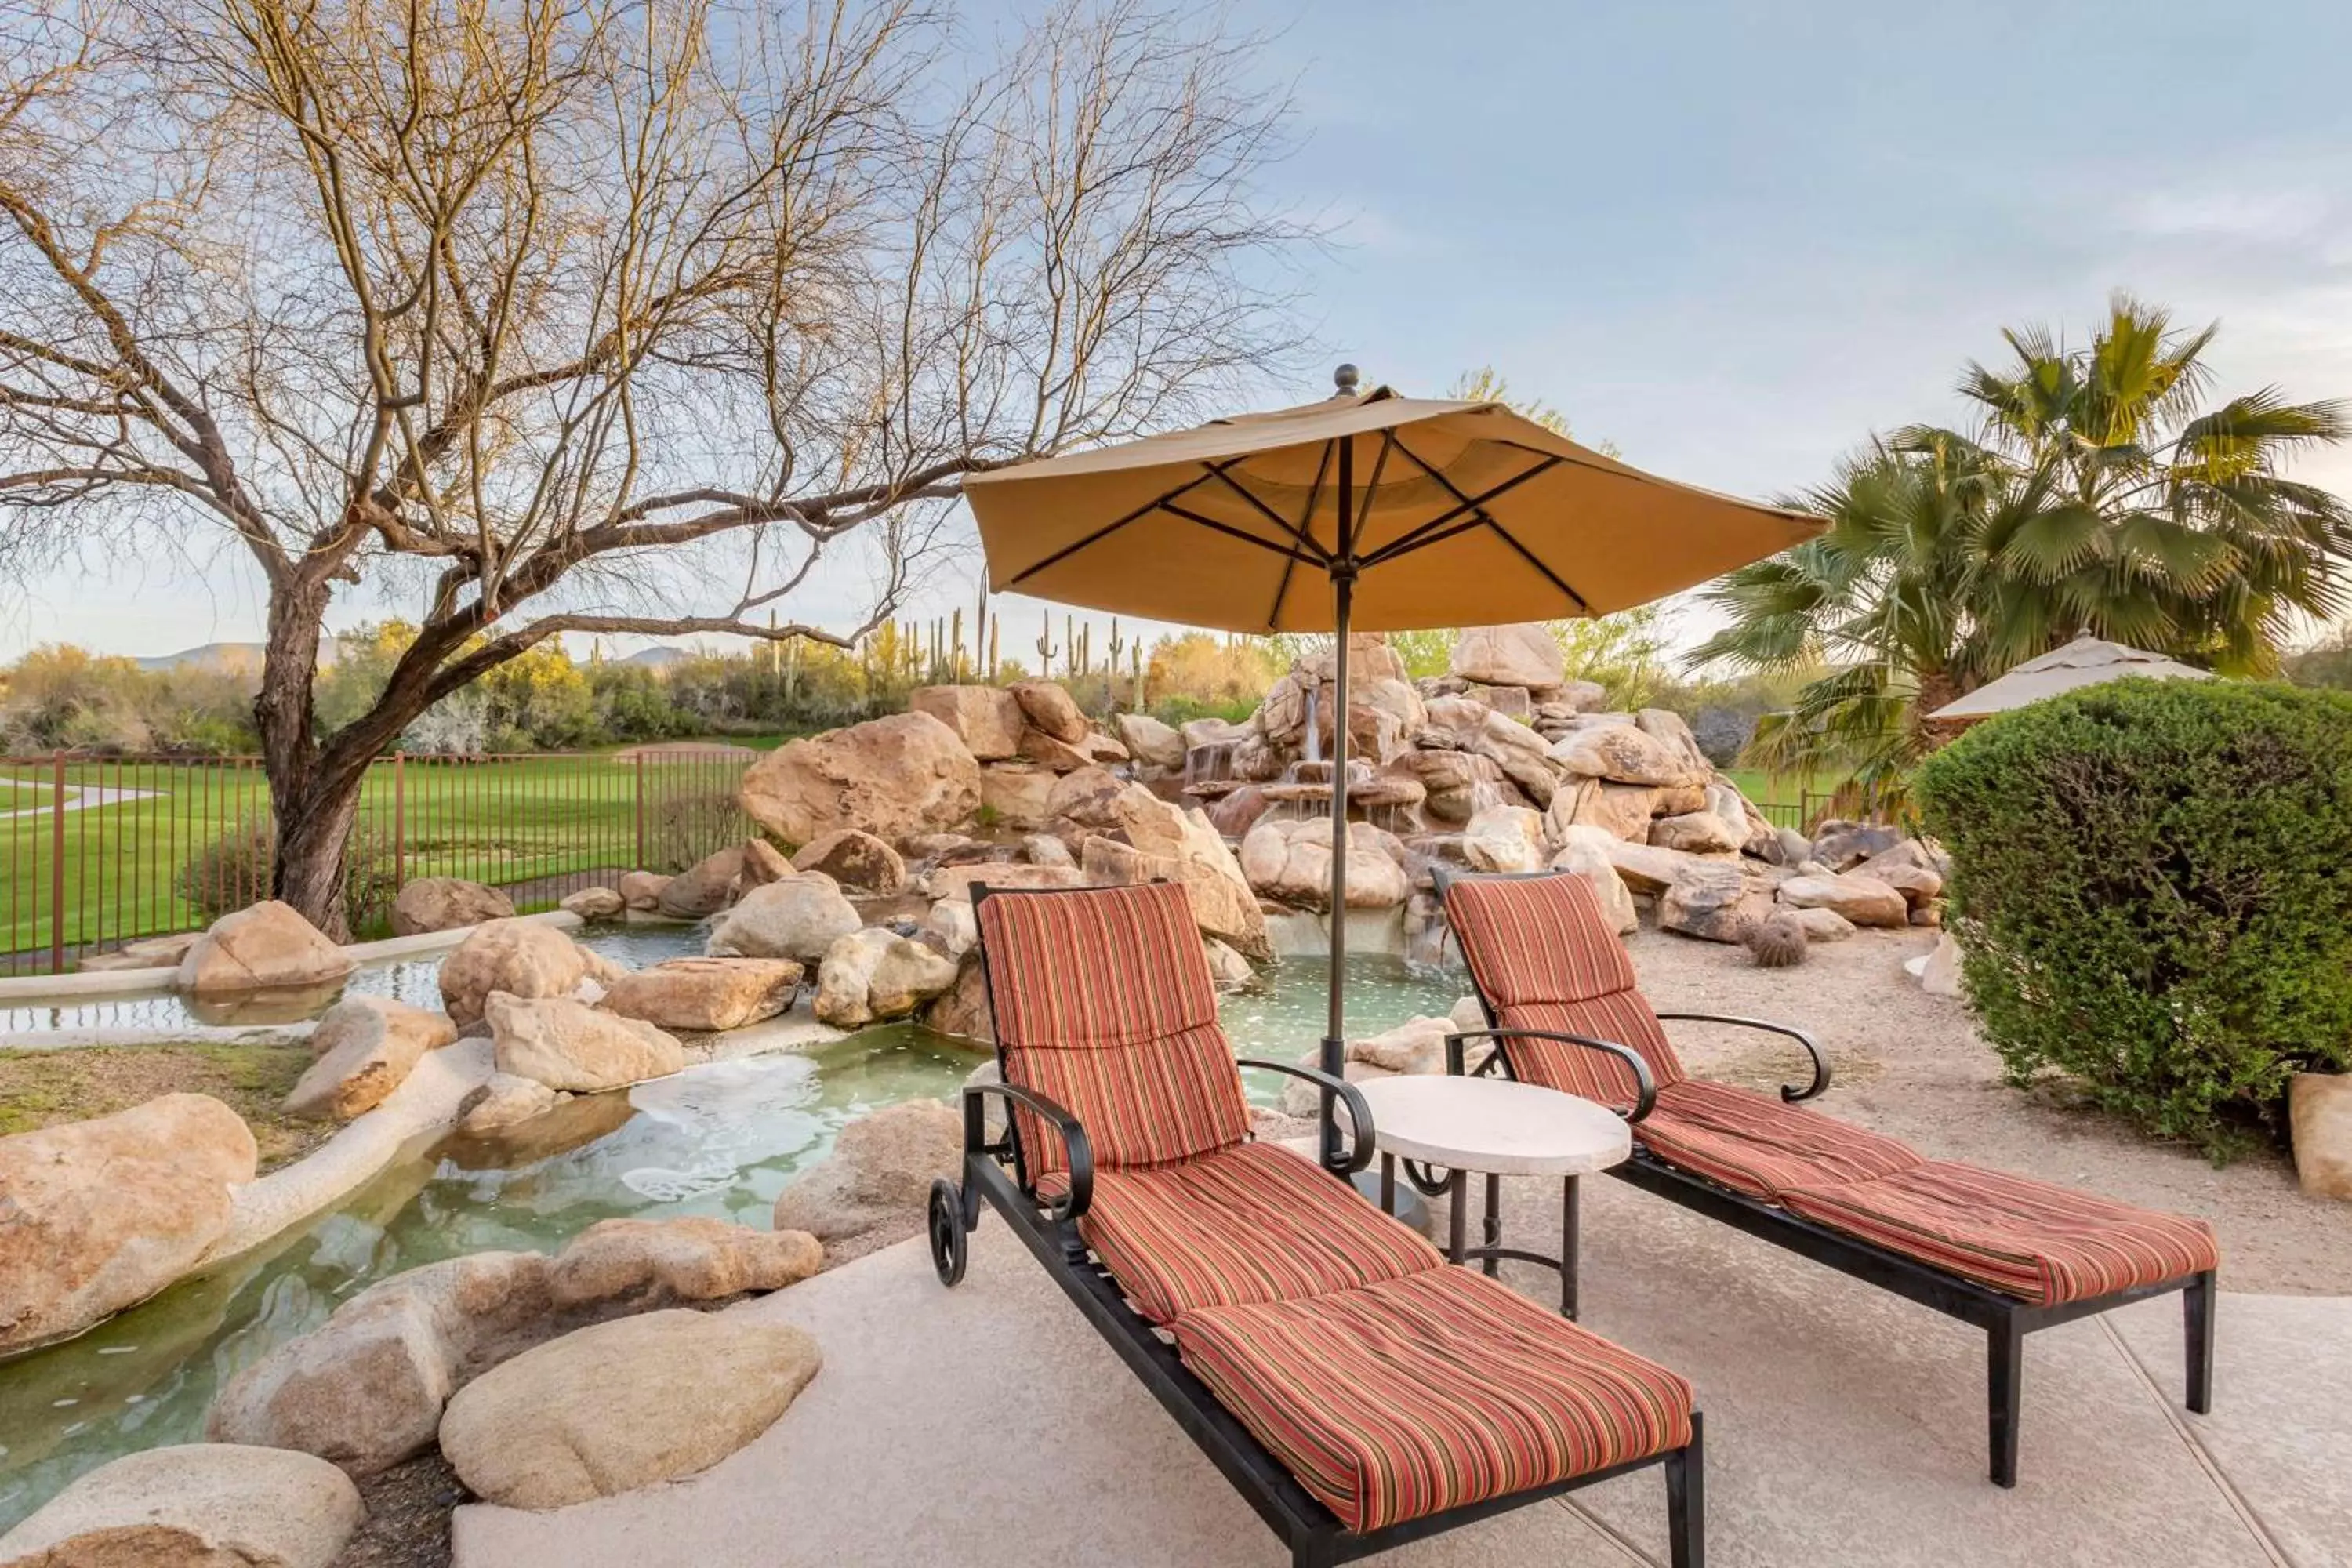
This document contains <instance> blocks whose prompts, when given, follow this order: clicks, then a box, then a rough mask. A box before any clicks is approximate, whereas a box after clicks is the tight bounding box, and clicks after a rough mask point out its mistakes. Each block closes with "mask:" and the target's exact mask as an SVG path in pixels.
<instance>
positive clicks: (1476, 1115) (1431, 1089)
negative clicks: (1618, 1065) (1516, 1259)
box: [1356, 1073, 1633, 1176]
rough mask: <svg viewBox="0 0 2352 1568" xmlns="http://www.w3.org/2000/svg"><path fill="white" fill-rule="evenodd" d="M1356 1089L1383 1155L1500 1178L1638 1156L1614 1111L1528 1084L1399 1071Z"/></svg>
mask: <svg viewBox="0 0 2352 1568" xmlns="http://www.w3.org/2000/svg"><path fill="white" fill-rule="evenodd" d="M1356 1087H1357V1088H1358V1089H1360V1090H1361V1091H1362V1092H1363V1096H1364V1099H1365V1101H1366V1102H1367V1103H1369V1104H1370V1106H1371V1108H1372V1130H1373V1131H1372V1135H1373V1138H1374V1140H1375V1141H1376V1142H1377V1143H1378V1144H1379V1147H1380V1152H1381V1153H1382V1154H1394V1155H1397V1156H1399V1157H1401V1158H1403V1159H1410V1160H1423V1161H1428V1162H1430V1163H1434V1164H1440V1165H1444V1166H1447V1167H1450V1168H1459V1169H1462V1170H1465V1171H1477V1172H1480V1173H1492V1174H1495V1175H1498V1176H1575V1175H1583V1174H1585V1173H1590V1172H1593V1171H1605V1170H1607V1169H1608V1168H1609V1167H1610V1166H1612V1165H1614V1164H1618V1163H1622V1161H1623V1160H1624V1159H1625V1158H1626V1157H1627V1156H1628V1155H1630V1154H1631V1153H1632V1152H1633V1134H1632V1132H1631V1131H1628V1130H1627V1128H1626V1125H1625V1121H1624V1119H1623V1118H1622V1117H1620V1116H1619V1115H1617V1113H1616V1112H1614V1111H1612V1110H1609V1109H1608V1108H1607V1107H1605V1106H1601V1105H1596V1104H1594V1103H1593V1102H1592V1101H1591V1100H1580V1099H1579V1098H1578V1097H1576V1096H1575V1095H1572V1094H1562V1093H1560V1092H1559V1090H1558V1089H1542V1088H1538V1086H1537V1085H1535V1084H1531V1083H1514V1082H1512V1081H1511V1080H1509V1079H1497V1078H1454V1077H1451V1076H1448V1075H1443V1074H1436V1073H1400V1074H1398V1075H1397V1076H1395V1077H1393V1078H1382V1079H1370V1080H1369V1081H1367V1082H1364V1083H1360V1084H1358V1085H1357V1086H1356Z"/></svg>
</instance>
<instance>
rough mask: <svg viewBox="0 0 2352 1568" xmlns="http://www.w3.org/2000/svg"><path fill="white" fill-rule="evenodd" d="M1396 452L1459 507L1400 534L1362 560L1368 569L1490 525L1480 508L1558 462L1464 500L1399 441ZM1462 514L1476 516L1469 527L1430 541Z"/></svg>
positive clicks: (1547, 461)
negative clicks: (1402, 455)
mask: <svg viewBox="0 0 2352 1568" xmlns="http://www.w3.org/2000/svg"><path fill="white" fill-rule="evenodd" d="M1397 449H1398V450H1399V451H1401V452H1403V453H1404V455H1405V456H1406V457H1408V458H1412V461H1413V463H1414V465H1415V466H1416V467H1418V468H1420V469H1421V470H1422V472H1423V473H1425V474H1428V475H1429V477H1430V478H1431V479H1435V480H1436V481H1437V482H1438V483H1439V484H1440V485H1442V486H1444V489H1445V490H1446V493H1448V494H1449V495H1451V496H1453V497H1454V500H1457V501H1459V502H1460V503H1461V504H1460V505H1458V506H1454V507H1450V508H1448V509H1447V510H1444V511H1442V512H1440V513H1439V514H1438V515H1437V516H1435V517H1433V518H1431V519H1430V520H1429V521H1427V522H1424V523H1421V524H1418V525H1416V526H1415V527H1414V528H1412V530H1411V531H1408V532H1406V533H1402V534H1400V535H1398V536H1397V537H1396V538H1395V539H1393V540H1391V541H1390V542H1388V543H1386V544H1383V545H1381V547H1380V548H1379V549H1378V550H1375V551H1373V552H1371V554H1370V555H1368V556H1366V557H1365V558H1364V564H1365V565H1367V566H1377V565H1379V564H1380V563H1382V562H1383V561H1388V560H1391V559H1393V558H1395V557H1396V556H1399V555H1404V554H1408V553H1410V552H1412V551H1415V550H1419V549H1421V548H1423V546H1425V545H1431V544H1436V543H1438V542H1441V541H1442V540H1445V539H1451V538H1453V537H1454V535H1455V534H1458V533H1463V532H1466V531H1468V529H1469V528H1472V527H1475V526H1476V525H1477V523H1479V522H1492V521H1494V519H1492V518H1490V517H1488V516H1487V515H1486V512H1485V511H1483V510H1480V509H1481V508H1483V507H1484V506H1485V505H1486V503H1487V502H1488V501H1490V500H1494V499H1495V498H1496V497H1497V496H1501V495H1507V494H1508V493H1509V492H1510V491H1512V490H1515V489H1518V488H1519V487H1520V486H1521V485H1523V484H1526V483H1527V482H1528V480H1529V479H1534V478H1535V477H1536V476H1537V475H1538V474H1541V473H1544V472H1546V471H1548V470H1549V469H1550V468H1552V467H1554V466H1555V465H1556V464H1558V463H1559V461H1560V459H1559V458H1546V459H1545V460H1544V461H1542V462H1540V463H1538V464H1536V465H1535V466H1534V467H1533V468H1528V469H1526V470H1524V471H1523V472H1520V473H1517V474H1514V475H1512V476H1511V477H1510V478H1509V479H1505V480H1504V481H1503V482H1502V483H1501V484H1498V485H1496V486H1495V487H1494V488H1493V489H1488V490H1486V491H1485V492H1484V493H1482V494H1480V495H1477V496H1465V495H1464V494H1463V493H1462V492H1461V491H1460V490H1457V489H1454V487H1453V485H1451V484H1449V483H1447V482H1446V480H1445V479H1444V477H1443V476H1442V475H1440V474H1438V473H1437V472H1436V471H1435V470H1433V469H1432V468H1430V466H1429V465H1428V464H1426V463H1424V462H1423V461H1422V460H1421V459H1420V458H1415V457H1413V454H1412V451H1411V450H1410V449H1409V448H1407V447H1405V445H1404V443H1403V442H1402V441H1400V442H1398V443H1397ZM1465 513H1475V514H1476V515H1475V520H1474V521H1472V522H1471V523H1468V524H1465V526H1464V527H1462V528H1455V529H1450V530H1448V531H1446V532H1444V534H1440V535H1437V537H1434V538H1433V537H1430V535H1432V534H1433V532H1434V531H1436V530H1438V529H1442V528H1444V527H1445V525H1446V524H1447V523H1449V522H1452V521H1454V520H1455V519H1457V518H1459V517H1461V516H1463V515H1464V514H1465Z"/></svg>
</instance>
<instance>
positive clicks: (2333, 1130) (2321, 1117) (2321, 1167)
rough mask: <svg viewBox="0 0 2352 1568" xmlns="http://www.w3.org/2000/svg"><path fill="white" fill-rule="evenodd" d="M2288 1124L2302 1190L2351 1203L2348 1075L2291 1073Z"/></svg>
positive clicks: (2351, 1109) (2350, 1091)
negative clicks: (2344, 1199)
mask: <svg viewBox="0 0 2352 1568" xmlns="http://www.w3.org/2000/svg"><path fill="white" fill-rule="evenodd" d="M1951 940H1952V939H1951V938H1950V937H1946V938H1944V941H1945V942H1950V941H1951ZM1933 967H1934V964H1933V962H1932V961H1931V962H1930V964H1929V968H1930V969H1931V970H1932V969H1933ZM2287 1121H2288V1123H2289V1125H2290V1127H2291V1128H2292V1129H2293V1131H2294V1174H2295V1180H2296V1181H2297V1182H2298V1183H2299V1184H2301V1185H2302V1187H2303V1190H2304V1191H2305V1192H2306V1193H2308V1194H2311V1195H2312V1196H2313V1197H2315V1198H2346V1199H2352V1077H2347V1076H2346V1075H2345V1074H2342V1073H2330V1072H2299V1073H2296V1074H2295V1075H2294V1078H2293V1079H2290V1080H2289V1081H2288V1084H2287Z"/></svg>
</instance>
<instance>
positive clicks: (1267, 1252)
mask: <svg viewBox="0 0 2352 1568" xmlns="http://www.w3.org/2000/svg"><path fill="white" fill-rule="evenodd" d="M1078 1229H1079V1232H1080V1234H1082V1235H1083V1236H1084V1237H1086V1240H1087V1246H1089V1247H1093V1248H1094V1249H1095V1253H1096V1256H1097V1257H1099V1258H1101V1259H1102V1261H1103V1266H1104V1267H1105V1268H1108V1269H1109V1270H1110V1271H1111V1276H1112V1278H1114V1279H1117V1280H1118V1283H1119V1287H1120V1289H1124V1290H1125V1291H1126V1292H1127V1294H1128V1298H1129V1300H1132V1301H1133V1302H1134V1303H1135V1308H1136V1310H1137V1311H1139V1312H1141V1313H1142V1314H1143V1315H1144V1316H1145V1317H1147V1318H1149V1319H1150V1320H1151V1321H1153V1322H1155V1323H1166V1322H1169V1321H1172V1320H1174V1319H1177V1318H1180V1317H1181V1316H1182V1315H1183V1314H1184V1313H1186V1312H1189V1311H1192V1310H1197V1309H1200V1308H1202V1307H1230V1306H1239V1305H1245V1304H1250V1303H1255V1302H1264V1301H1280V1300H1293V1299H1297V1298H1300V1297H1306V1296H1319V1295H1322V1294H1324V1293H1325V1292H1327V1291H1331V1290H1348V1289H1354V1288H1356V1287H1357V1286H1360V1285H1371V1284H1376V1283H1378V1282H1380V1281H1381V1280H1385V1279H1399V1278H1401V1277H1402V1276H1404V1275H1407V1274H1411V1273H1414V1272H1416V1271H1417V1270H1420V1269H1423V1268H1436V1267H1437V1266H1438V1265H1439V1264H1440V1263H1442V1262H1443V1261H1444V1259H1443V1258H1441V1257H1440V1255H1439V1253H1438V1250H1437V1248H1435V1247H1432V1246H1430V1245H1429V1243H1428V1242H1426V1241H1424V1240H1423V1239H1422V1238H1421V1237H1420V1236H1419V1235H1417V1234H1416V1233H1415V1232H1413V1231H1412V1230H1411V1229H1409V1228H1407V1227H1406V1226H1402V1225H1400V1224H1399V1223H1398V1222H1397V1221H1395V1220H1393V1219H1391V1218H1390V1217H1389V1216H1388V1215H1384V1214H1382V1213H1381V1211H1380V1210H1379V1209H1378V1208H1377V1207H1375V1206H1374V1205H1370V1204H1368V1203H1366V1202H1365V1201H1364V1200H1363V1199H1362V1198H1361V1197H1360V1196H1358V1195H1357V1194H1356V1192H1355V1190H1354V1189H1353V1188H1351V1187H1349V1185H1348V1184H1346V1183H1344V1182H1335V1181H1333V1180H1332V1179H1331V1178H1330V1177H1329V1176H1328V1175H1326V1174H1324V1173H1322V1172H1321V1171H1319V1170H1318V1169H1317V1168H1316V1167H1315V1166H1314V1165H1313V1164H1312V1163H1309V1162H1307V1161H1306V1160H1304V1159H1301V1158H1300V1157H1299V1156H1298V1155H1297V1154H1294V1153H1292V1152H1290V1151H1289V1150H1287V1149H1283V1148H1280V1147H1277V1146H1276V1145H1275V1144H1271V1143H1244V1144H1240V1145H1237V1146H1236V1147H1234V1148H1231V1149H1221V1150H1219V1151H1218V1152H1215V1153H1213V1154H1203V1155H1201V1156H1199V1157H1198V1158H1195V1159H1191V1160H1184V1161H1180V1162H1178V1163H1174V1164H1171V1165H1160V1166H1154V1167H1150V1168H1149V1169H1143V1170H1135V1169H1126V1170H1109V1171H1102V1172H1098V1173H1097V1174H1096V1177H1095V1191H1094V1202H1093V1204H1092V1205H1091V1206H1090V1207H1089V1208H1088V1210H1087V1215H1086V1216H1085V1217H1084V1218H1082V1219H1081V1220H1079V1222H1078Z"/></svg>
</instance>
